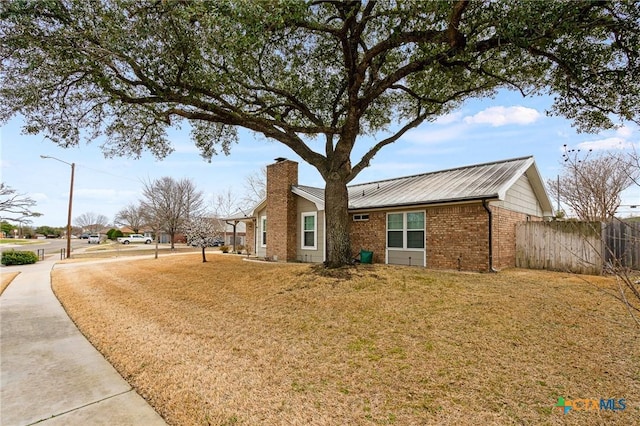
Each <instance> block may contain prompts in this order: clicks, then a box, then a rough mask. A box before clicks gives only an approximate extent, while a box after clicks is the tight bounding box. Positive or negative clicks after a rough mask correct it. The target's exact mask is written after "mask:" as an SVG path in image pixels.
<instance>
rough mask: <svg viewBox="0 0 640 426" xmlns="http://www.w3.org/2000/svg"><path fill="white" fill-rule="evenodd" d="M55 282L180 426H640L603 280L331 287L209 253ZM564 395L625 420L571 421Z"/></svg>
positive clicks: (576, 415) (627, 324) (635, 352)
mask: <svg viewBox="0 0 640 426" xmlns="http://www.w3.org/2000/svg"><path fill="white" fill-rule="evenodd" d="M53 276H54V289H55V291H56V294H57V295H58V297H59V298H60V299H61V300H62V301H63V304H64V306H65V308H66V309H67V311H68V312H69V313H70V314H71V317H72V318H74V320H75V321H76V323H77V324H78V326H79V327H80V329H81V330H82V331H83V332H84V333H85V334H86V335H87V336H88V337H89V339H90V340H91V341H92V342H93V344H94V345H95V346H96V347H97V348H98V349H99V350H100V351H101V352H102V353H103V354H104V355H105V356H106V357H107V359H109V361H110V362H112V363H113V364H114V366H115V367H116V368H117V369H118V371H120V373H121V374H122V375H123V376H124V377H125V378H126V379H127V380H128V381H129V382H130V383H131V384H132V385H133V386H135V388H136V389H137V390H138V391H139V392H140V393H141V394H142V395H143V396H144V397H145V398H146V399H147V400H148V401H149V402H150V403H151V404H152V405H153V406H154V407H155V408H156V410H157V411H158V412H159V413H160V414H161V415H162V416H163V417H164V418H165V419H166V420H167V421H168V423H170V424H174V425H203V424H214V425H232V424H242V425H308V424H311V425H345V424H350V425H369V424H371V425H374V424H396V425H421V424H441V425H442V424H444V425H446V424H456V425H467V424H475V425H480V424H485V425H486V424H536V425H537V424H576V425H577V424H621V425H622V424H625V425H629V424H638V423H639V422H640V333H638V330H637V329H635V328H633V326H632V323H631V321H630V319H629V317H628V316H627V314H626V312H625V309H624V307H623V306H622V305H621V303H620V302H618V301H615V300H613V299H612V298H610V297H608V296H605V295H603V294H602V292H601V291H600V290H599V287H602V286H604V287H606V286H609V285H610V281H609V280H607V279H603V278H593V279H592V280H591V281H592V283H591V284H589V283H585V282H583V281H582V280H581V279H579V278H577V277H573V276H570V275H567V274H560V273H549V272H539V271H527V270H511V271H504V272H501V273H499V274H464V273H445V272H434V271H428V270H424V269H419V268H406V267H390V266H383V265H374V266H371V267H368V266H364V265H363V266H361V267H359V268H358V269H352V270H345V271H342V272H340V273H338V274H337V275H335V276H334V274H325V275H324V276H320V275H318V274H317V273H315V272H314V271H313V267H312V266H308V265H290V264H288V265H285V264H262V263H251V262H242V261H241V260H240V259H239V258H237V257H227V256H212V259H210V261H209V262H207V263H201V262H199V257H198V255H193V256H190V255H185V256H176V257H171V258H164V259H161V260H160V261H157V260H156V261H154V260H136V261H131V262H127V263H117V264H114V263H112V264H102V265H82V264H81V265H74V266H73V267H65V268H61V269H56V270H54V273H53ZM347 276H348V277H349V278H350V279H345V278H347ZM560 396H562V397H565V398H596V399H600V398H626V401H627V409H626V410H624V411H622V412H616V413H614V412H595V413H594V412H571V413H569V414H567V415H563V414H562V413H561V412H560V411H559V410H557V409H554V408H553V406H554V404H555V403H556V401H557V398H558V397H560Z"/></svg>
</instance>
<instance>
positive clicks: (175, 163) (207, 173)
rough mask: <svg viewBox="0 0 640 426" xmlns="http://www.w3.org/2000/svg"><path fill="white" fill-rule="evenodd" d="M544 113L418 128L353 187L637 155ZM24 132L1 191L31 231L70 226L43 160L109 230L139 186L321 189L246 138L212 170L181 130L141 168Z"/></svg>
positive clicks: (467, 109)
mask: <svg viewBox="0 0 640 426" xmlns="http://www.w3.org/2000/svg"><path fill="white" fill-rule="evenodd" d="M550 104H551V101H550V99H549V98H547V97H533V98H522V97H521V96H520V95H519V94H517V93H512V92H501V93H500V94H499V95H498V96H496V97H495V98H492V99H484V100H474V101H470V102H468V103H466V104H464V105H463V106H462V107H461V108H460V109H458V110H457V111H455V112H454V113H452V114H450V115H447V116H444V117H441V118H440V119H439V120H437V121H436V122H433V123H423V124H422V125H421V126H420V127H418V128H417V129H415V130H413V131H411V132H409V133H408V134H406V135H405V136H404V137H403V138H401V139H400V140H399V141H398V142H396V143H394V144H392V145H390V146H388V147H386V148H384V149H383V150H382V151H381V152H379V153H378V155H377V156H376V157H375V158H374V159H373V161H372V162H371V165H370V167H369V168H367V169H365V170H364V171H363V172H362V173H361V174H360V175H359V176H358V177H357V178H356V180H355V181H354V183H358V182H367V181H373V180H380V179H386V178H391V177H398V176H406V175H411V174H417V173H424V172H429V171H435V170H442V169H447V168H452V167H459V166H465V165H470V164H476V163H484V162H490V161H498V160H504V159H508V158H515V157H521V156H527V155H533V156H534V157H535V159H536V162H537V165H538V169H539V170H540V173H541V174H542V177H543V179H545V180H546V179H548V178H553V179H555V177H556V176H557V175H558V173H559V172H560V160H561V156H562V152H563V151H562V147H563V144H567V145H568V146H570V147H572V148H586V149H588V148H592V149H594V150H599V149H621V148H626V149H629V148H630V147H631V146H636V147H638V146H640V129H639V128H638V127H637V126H636V125H633V124H627V125H624V126H622V127H621V128H619V129H617V130H611V131H606V132H602V133H600V134H597V135H594V134H579V133H577V132H576V131H575V129H573V128H572V127H571V123H570V122H569V121H568V120H566V119H564V118H559V117H548V116H547V115H546V114H545V110H546V109H548V107H549V106H550ZM21 125H22V120H21V118H20V117H16V118H14V119H13V120H11V121H9V122H8V123H6V124H5V125H4V126H2V128H1V129H0V138H1V147H2V150H1V152H0V158H1V165H2V181H3V182H5V183H6V184H8V185H9V186H11V187H12V188H14V189H16V190H17V191H18V192H20V193H23V194H26V195H27V196H29V197H31V198H32V199H34V200H36V201H37V207H36V208H35V209H34V210H36V211H38V212H41V213H43V216H42V217H39V218H35V219H34V220H33V223H32V225H34V226H40V225H50V226H64V225H65V224H66V221H67V208H68V196H69V178H70V167H69V166H67V165H65V164H63V163H60V162H58V161H54V160H45V159H41V158H40V155H48V156H52V157H57V158H59V159H61V160H63V161H66V162H69V163H72V162H74V163H76V173H75V185H74V196H73V214H72V216H73V217H74V218H75V217H77V216H79V215H80V214H82V213H87V212H94V213H99V214H104V215H105V216H107V217H108V218H109V219H110V220H113V217H114V216H115V214H116V212H117V211H118V210H120V209H121V208H123V207H125V206H126V205H127V204H129V203H132V202H136V201H137V200H139V199H140V197H141V188H142V181H147V180H149V179H155V178H159V177H162V176H172V177H174V178H176V179H179V178H189V179H192V180H193V181H194V182H195V183H196V185H197V187H198V188H199V189H200V190H201V191H203V193H204V194H205V198H206V200H207V201H208V202H210V203H213V201H214V199H215V195H216V194H221V193H224V192H227V191H229V190H231V191H234V193H238V194H242V193H243V192H244V182H245V179H246V176H248V175H250V174H254V173H256V172H257V171H259V170H260V168H261V167H263V166H265V165H267V164H270V163H272V162H273V159H274V158H276V157H286V158H289V159H292V160H296V161H299V162H300V166H299V171H300V177H299V182H300V184H304V185H311V186H319V187H323V186H324V183H323V181H322V179H321V177H320V175H319V174H318V173H317V172H316V171H315V169H313V168H312V167H311V166H308V165H306V164H305V163H304V162H303V161H302V160H300V159H299V158H298V157H297V156H296V155H295V154H294V153H293V152H292V151H290V150H289V149H288V148H287V147H285V146H284V145H281V144H280V143H278V142H275V141H269V140H267V139H265V138H264V137H262V136H258V135H254V134H253V133H249V132H246V131H241V132H240V142H239V144H237V145H234V146H232V148H231V154H230V155H229V156H225V155H219V156H217V157H214V158H213V160H212V161H211V163H208V162H206V161H204V160H203V159H202V158H201V157H200V155H199V153H198V150H197V149H196V147H195V144H194V143H193V142H192V141H190V139H189V131H188V129H187V128H184V127H183V128H182V129H173V130H172V131H171V132H170V138H171V140H172V141H173V146H174V148H175V152H173V153H172V154H171V155H169V156H168V157H167V158H165V159H164V160H162V161H158V160H156V159H155V158H154V157H153V156H152V155H151V154H149V153H145V154H144V155H143V156H142V158H141V159H137V160H134V159H131V158H126V157H123V158H114V159H106V158H104V156H103V154H102V152H101V150H100V145H101V141H99V140H96V141H94V142H92V143H90V144H87V145H82V146H79V147H75V148H66V149H65V148H60V147H58V146H57V145H55V144H54V143H53V142H51V141H49V140H48V139H45V138H44V136H42V135H39V136H26V135H22V134H21V129H20V127H21ZM377 136H378V137H381V136H382V134H380V135H377ZM373 140H374V139H372V138H369V137H363V138H362V139H361V140H360V141H359V144H358V145H357V146H356V149H355V150H354V158H356V156H357V158H359V156H360V155H361V154H362V153H363V152H365V151H366V150H367V149H368V148H369V147H370V146H371V143H372V141H373ZM354 164H355V162H354ZM239 198H240V197H239ZM623 204H624V205H632V204H640V188H637V187H634V188H631V189H630V190H627V191H625V193H624V197H623ZM554 206H555V201H554ZM619 213H620V215H621V216H623V217H624V216H629V215H635V216H637V215H640V208H635V209H631V208H629V207H623V208H621V209H620V210H619Z"/></svg>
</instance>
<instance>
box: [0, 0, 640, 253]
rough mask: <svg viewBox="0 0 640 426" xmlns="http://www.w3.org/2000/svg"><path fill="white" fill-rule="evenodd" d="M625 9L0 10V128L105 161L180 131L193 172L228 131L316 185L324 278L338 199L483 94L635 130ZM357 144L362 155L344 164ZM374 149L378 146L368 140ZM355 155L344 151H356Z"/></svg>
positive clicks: (164, 149)
mask: <svg viewBox="0 0 640 426" xmlns="http://www.w3.org/2000/svg"><path fill="white" fill-rule="evenodd" d="M638 9H639V6H638V3H637V2H633V1H615V2H607V1H600V2H586V1H585V2H573V1H551V0H544V1H533V0H532V1H525V2H501V1H475V2H467V1H380V2H376V1H364V0H363V1H333V0H307V1H295V0H289V1H285V0H283V1H259V0H251V1H249V0H245V1H241V0H238V1H232V0H218V1H206V2H205V1H202V2H201V1H177V0H176V1H171V0H167V1H139V0H130V1H112V0H103V1H98V0H94V1H90V0H78V1H72V0H68V1H64V0H58V1H56V0H49V1H28V0H22V1H7V2H3V3H1V4H0V19H1V23H0V34H1V37H2V44H1V46H2V47H0V55H1V58H2V70H1V74H0V87H2V89H1V90H0V100H1V102H0V119H5V120H6V119H8V118H9V117H11V116H13V115H14V114H16V113H20V114H22V115H23V116H24V117H25V118H26V123H27V124H26V130H27V132H30V133H44V134H46V135H47V136H48V137H49V138H51V139H52V140H53V141H55V142H57V143H58V144H60V145H62V146H71V145H75V144H78V143H79V142H80V141H81V138H82V137H85V138H86V139H88V140H92V139H94V138H96V137H98V136H99V135H101V134H104V135H106V136H107V137H106V139H105V140H106V142H105V143H104V145H103V147H104V151H105V153H106V154H107V155H126V154H129V155H133V156H138V155H140V154H141V152H142V151H143V150H145V149H146V150H150V151H151V152H153V153H154V154H155V155H156V156H158V157H164V156H165V155H167V153H168V152H170V150H171V147H170V142H169V141H168V139H167V135H166V129H167V128H168V127H169V126H172V125H175V124H177V123H178V122H179V121H181V120H189V121H190V123H191V125H192V129H193V131H192V136H193V139H194V141H195V144H196V145H197V146H198V147H199V148H200V149H201V152H202V155H203V156H204V157H205V158H210V157H211V156H212V155H214V154H216V153H217V152H219V151H223V152H226V151H227V150H228V149H229V147H230V145H231V144H232V142H233V141H234V140H235V134H236V133H235V132H236V129H237V128H238V127H244V128H246V129H249V130H251V131H254V132H256V133H258V134H262V135H264V136H266V137H267V138H271V139H275V140H277V141H279V142H281V143H283V144H285V145H286V146H288V147H289V148H291V149H292V150H293V151H294V152H295V153H296V154H298V155H299V156H300V157H301V158H302V159H303V160H304V161H306V162H308V163H309V164H311V165H312V166H314V167H315V168H316V169H317V170H318V171H319V172H320V174H321V175H322V177H323V178H324V180H325V182H326V187H325V194H326V195H325V209H326V211H325V212H326V228H327V230H328V232H327V251H328V255H327V260H328V264H329V265H332V266H337V265H340V264H343V263H344V262H346V261H347V260H348V259H349V257H350V255H351V253H350V247H349V238H348V231H349V220H348V214H347V205H348V200H347V189H346V185H347V184H348V183H349V182H350V181H351V180H352V179H353V178H354V177H356V176H357V175H358V173H360V171H362V170H363V169H364V168H365V167H367V166H368V164H369V162H370V161H371V159H372V158H373V157H374V156H375V155H376V154H377V153H378V152H379V151H380V150H381V149H382V148H383V147H384V146H386V145H388V144H391V143H393V142H395V141H397V140H398V139H399V138H400V137H401V136H402V135H403V134H404V133H405V132H407V131H408V130H409V129H411V128H413V127H416V126H417V125H419V124H420V123H422V122H423V121H425V120H432V119H435V118H436V117H437V116H439V115H442V114H446V113H449V112H451V111H452V110H454V109H455V108H457V107H459V106H460V105H461V103H462V102H464V101H465V100H466V99H469V98H484V97H490V96H492V95H494V94H495V93H496V91H497V90H499V89H504V88H507V89H513V90H516V91H519V92H521V93H522V94H523V95H534V94H553V95H555V103H554V105H553V109H552V111H551V112H552V113H556V114H561V115H564V116H566V117H567V118H569V119H571V120H573V121H574V122H575V124H576V125H577V126H578V127H579V129H581V130H587V131H592V130H597V129H601V128H607V127H609V126H611V125H612V122H611V117H613V116H617V117H621V118H622V119H626V120H637V119H638V107H639V105H640V102H639V101H640V99H639V94H640V90H639V85H640V75H639V72H638V46H639V44H640V37H639V33H640V30H639V29H640V22H639V21H640V19H639V15H640V13H639V11H638ZM362 135H373V136H374V137H375V139H374V140H375V142H373V143H372V144H371V145H370V146H367V147H363V149H362V151H363V152H365V154H364V155H363V156H362V157H361V158H354V156H353V155H352V153H353V151H354V146H355V145H356V143H359V141H360V140H361V136H362ZM380 135H383V136H380ZM358 151H361V150H360V149H359V150H358Z"/></svg>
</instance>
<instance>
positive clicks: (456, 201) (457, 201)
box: [349, 194, 501, 213]
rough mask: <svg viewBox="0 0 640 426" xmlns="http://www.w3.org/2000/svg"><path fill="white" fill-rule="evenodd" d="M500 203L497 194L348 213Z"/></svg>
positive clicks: (350, 210)
mask: <svg viewBox="0 0 640 426" xmlns="http://www.w3.org/2000/svg"><path fill="white" fill-rule="evenodd" d="M483 200H484V201H500V200H501V198H500V197H499V195H498V194H491V195H483V196H476V197H462V198H452V199H446V200H433V201H420V202H412V203H396V204H385V205H379V206H368V207H349V213H355V212H365V211H379V210H388V209H401V208H411V207H414V208H418V207H434V206H446V205H451V204H473V203H479V202H482V201H483Z"/></svg>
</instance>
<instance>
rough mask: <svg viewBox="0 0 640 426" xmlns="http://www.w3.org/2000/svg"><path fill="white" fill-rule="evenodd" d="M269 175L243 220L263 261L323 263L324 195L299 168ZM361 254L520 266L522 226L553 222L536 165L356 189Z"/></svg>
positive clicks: (519, 162)
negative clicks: (302, 179) (301, 180)
mask: <svg viewBox="0 0 640 426" xmlns="http://www.w3.org/2000/svg"><path fill="white" fill-rule="evenodd" d="M278 160H279V161H277V162H276V163H275V164H271V165H269V166H267V197H266V199H265V200H263V201H262V202H261V203H260V204H258V205H257V206H256V207H255V208H254V209H253V211H251V212H250V213H249V214H247V215H246V217H244V218H242V219H240V218H237V219H238V220H243V221H244V222H245V223H246V233H247V246H249V247H248V249H249V250H250V251H251V252H255V253H256V255H257V256H258V257H266V258H270V259H272V260H279V261H302V262H323V261H324V260H325V259H326V256H325V247H326V244H325V231H324V228H325V226H324V225H325V217H324V190H323V189H322V188H314V187H309V186H304V185H298V163H296V162H294V161H290V160H286V159H278ZM348 190H349V217H350V219H351V221H352V222H351V224H350V226H351V230H350V237H351V247H352V249H353V250H354V255H355V254H356V253H358V252H359V251H360V249H366V250H370V251H373V253H374V258H373V260H374V262H376V263H387V264H396V265H412V266H424V267H429V268H440V269H460V270H468V271H487V270H493V269H494V268H498V269H499V268H506V267H513V266H515V254H516V253H515V250H516V249H515V234H516V232H515V228H516V224H517V223H519V222H524V221H530V220H543V219H545V218H550V217H552V215H553V208H552V204H551V200H550V199H549V197H548V195H547V193H546V191H545V188H544V184H543V181H542V179H541V177H540V173H539V172H538V169H537V167H536V165H535V161H534V159H533V157H523V158H516V159H511V160H504V161H497V162H494V163H486V164H477V165H472V166H467V167H460V168H455V169H449V170H442V171H437V172H431V173H424V174H419V175H414V176H406V177H400V178H395V179H387V180H382V181H377V182H370V183H365V184H358V185H351V186H349V187H348Z"/></svg>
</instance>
